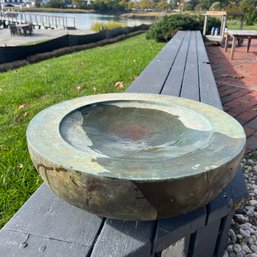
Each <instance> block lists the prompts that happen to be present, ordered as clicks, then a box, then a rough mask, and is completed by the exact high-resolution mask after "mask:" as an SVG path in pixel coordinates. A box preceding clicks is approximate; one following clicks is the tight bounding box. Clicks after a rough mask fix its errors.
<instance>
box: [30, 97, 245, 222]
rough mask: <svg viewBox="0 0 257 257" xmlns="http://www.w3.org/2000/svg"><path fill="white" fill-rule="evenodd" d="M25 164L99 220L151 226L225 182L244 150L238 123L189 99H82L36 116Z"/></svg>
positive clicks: (204, 198)
mask: <svg viewBox="0 0 257 257" xmlns="http://www.w3.org/2000/svg"><path fill="white" fill-rule="evenodd" d="M27 139H28V147H29V151H30V155H31V158H32V160H33V163H34V165H35V167H36V168H37V170H38V172H39V173H40V175H41V176H42V177H43V179H44V181H45V182H46V183H47V184H48V185H49V186H50V187H51V189H52V190H53V191H54V192H55V193H56V194H57V195H59V196H60V197H61V198H63V199H64V200H66V201H68V202H69V203H71V204H73V205H75V206H78V207H80V208H82V209H85V210H88V211H91V212H94V213H96V214H98V215H101V216H106V217H111V218H116V219H123V220H154V219H158V218H162V217H168V216H172V215H177V214H181V213H185V212H188V211H190V210H193V209H195V208H197V207H199V206H202V205H204V204H206V203H207V202H209V201H210V200H211V199H213V198H214V197H215V196H216V195H217V194H218V193H219V192H221V190H222V189H223V188H224V187H225V186H226V185H227V184H228V183H229V182H230V180H231V179H232V178H233V176H234V173H235V168H236V167H237V166H238V165H239V163H240V160H241V158H242V156H243V152H244V147H245V134H244V131H243V129H242V127H241V125H240V124H239V123H238V122H237V121H236V120H234V119H233V118H232V117H231V116H229V115H227V114H226V113H224V112H222V111H220V110H218V109H216V108H214V107H211V106H208V105H206V104H202V103H199V102H195V101H191V100H188V99H183V98H178V97H171V96H163V95H162V96H160V95H151V94H106V95H96V96H87V97H81V98H77V99H73V100H70V101H65V102H62V103H60V104H57V105H54V106H52V107H50V108H48V109H46V110H44V111H42V112H40V113H39V114H38V115H37V116H36V117H34V119H33V120H32V121H31V123H30V125H29V127H28V130H27Z"/></svg>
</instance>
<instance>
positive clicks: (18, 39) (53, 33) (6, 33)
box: [0, 29, 95, 47]
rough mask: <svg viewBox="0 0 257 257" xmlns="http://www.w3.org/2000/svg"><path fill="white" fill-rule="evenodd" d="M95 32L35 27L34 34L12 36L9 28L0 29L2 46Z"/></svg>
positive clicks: (29, 43)
mask: <svg viewBox="0 0 257 257" xmlns="http://www.w3.org/2000/svg"><path fill="white" fill-rule="evenodd" d="M93 33H95V32H93V31H91V30H89V29H88V30H86V29H85V30H82V29H76V30H64V29H47V30H44V29H34V30H33V33H32V35H31V36H30V35H28V36H23V35H18V36H11V33H10V30H9V29H0V47H4V46H19V45H33V44H36V43H39V42H43V41H48V40H51V39H54V38H57V37H61V36H65V35H67V34H69V35H87V34H93Z"/></svg>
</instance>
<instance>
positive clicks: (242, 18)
mask: <svg viewBox="0 0 257 257" xmlns="http://www.w3.org/2000/svg"><path fill="white" fill-rule="evenodd" d="M243 23H244V17H243V16H242V17H241V19H240V29H241V30H242V29H243Z"/></svg>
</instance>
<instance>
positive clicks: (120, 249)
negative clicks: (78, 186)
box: [0, 31, 247, 257]
mask: <svg viewBox="0 0 257 257" xmlns="http://www.w3.org/2000/svg"><path fill="white" fill-rule="evenodd" d="M126 92H128V93H129V92H145V93H154V94H167V95H175V96H180V97H186V98H190V99H193V100H196V101H201V102H204V103H208V104H211V105H213V106H215V107H217V108H220V109H222V105H221V102H220V97H219V94H218V91H217V87H216V84H215V80H214V78H213V73H212V70H211V68H210V65H209V59H208V56H207V54H206V50H205V46H204V43H203V40H202V36H201V34H200V32H189V31H188V32H178V33H177V34H176V35H175V36H174V37H173V39H172V40H171V41H170V42H169V43H168V44H167V45H166V46H165V47H164V48H163V50H162V51H161V52H160V53H159V54H158V55H157V56H156V57H155V58H154V59H153V61H152V62H151V63H150V64H149V65H148V66H147V67H146V68H145V70H144V71H143V72H142V73H141V74H140V76H139V77H138V78H137V79H136V80H135V81H134V83H133V84H132V85H131V86H130V87H129V88H128V90H127V91H126ZM246 196H247V189H246V185H245V182H244V178H243V176H242V172H241V169H240V168H239V169H238V171H237V175H236V177H235V178H234V179H233V181H232V182H231V183H230V184H229V185H228V186H227V187H226V188H225V189H224V190H223V191H222V192H221V193H220V194H219V195H218V196H217V197H216V198H215V199H214V200H213V201H211V202H210V203H209V204H207V205H205V206H203V207H201V208H198V209H196V210H194V211H192V212H190V213H186V214H183V215H180V216H177V217H172V218H168V219H162V220H157V221H149V222H135V221H126V222H125V221H124V222H123V221H117V220H112V219H106V218H101V217H98V216H96V215H94V214H90V213H88V212H85V211H83V210H80V209H77V208H75V207H72V206H70V205H69V204H67V203H65V202H63V201H62V200H60V199H59V198H58V197H57V196H55V195H54V194H53V193H52V192H51V191H50V190H49V188H48V187H47V186H46V185H45V184H43V185H42V186H41V187H40V188H39V189H38V190H37V191H36V192H35V193H34V194H33V195H32V196H31V198H30V199H29V200H28V201H27V202H26V203H25V205H24V206H23V207H22V208H21V209H20V210H19V211H18V212H17V213H16V215H15V216H14V217H13V218H12V219H11V220H10V221H9V222H8V223H7V224H6V226H5V227H4V228H3V229H2V230H1V231H0V257H5V256H12V257H23V256H24V257H25V256H26V257H32V256H33V257H34V256H41V255H42V256H44V257H53V256H55V257H57V256H61V257H73V256H74V257H85V256H86V257H107V256H108V257H128V256H132V257H158V256H161V252H162V251H163V250H164V249H166V248H167V247H169V246H170V245H171V244H173V243H175V242H177V241H178V240H181V239H183V241H181V242H182V247H180V248H182V252H183V253H182V252H181V253H180V254H179V255H177V256H176V257H185V256H187V257H207V256H208V257H212V256H213V257H222V256H223V252H224V249H225V246H226V243H227V236H228V229H229V226H230V222H231V219H232V215H233V208H235V207H236V206H238V203H240V202H241V201H242V199H244V198H245V197H246ZM160 197H161V196H160ZM175 248H176V246H174V247H172V248H171V250H172V251H173V250H174V249H175ZM40 254H41V255H40Z"/></svg>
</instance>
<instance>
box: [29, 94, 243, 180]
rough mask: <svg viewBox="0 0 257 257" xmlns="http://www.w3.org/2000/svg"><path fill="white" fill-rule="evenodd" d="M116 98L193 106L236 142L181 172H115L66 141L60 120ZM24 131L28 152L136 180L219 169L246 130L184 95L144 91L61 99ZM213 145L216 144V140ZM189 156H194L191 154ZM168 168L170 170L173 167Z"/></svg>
mask: <svg viewBox="0 0 257 257" xmlns="http://www.w3.org/2000/svg"><path fill="white" fill-rule="evenodd" d="M115 101H116V102H117V101H131V102H132V101H136V102H138V101H146V102H149V103H153V104H158V105H161V106H164V105H165V106H176V107H180V108H181V107H183V108H186V109H189V110H193V111H195V112H196V113H198V114H199V115H200V116H202V117H204V118H206V119H207V120H208V121H209V122H210V124H211V126H212V129H213V131H214V132H217V133H221V134H224V135H226V136H228V137H231V138H235V139H236V142H237V143H235V144H234V145H233V149H232V147H230V146H229V145H226V146H224V148H225V149H226V153H227V154H226V155H224V156H222V158H221V159H220V160H216V161H213V159H210V160H209V162H208V166H206V165H205V167H197V165H198V164H197V160H194V161H193V162H192V165H191V167H192V169H191V170H190V171H189V172H188V171H187V172H183V173H180V174H174V173H172V172H170V173H169V174H167V173H165V174H166V175H160V174H155V175H153V174H149V175H148V174H147V173H146V172H142V174H139V175H137V176H135V175H134V174H130V173H127V174H125V173H124V172H123V173H122V174H114V173H113V172H112V171H110V170H107V169H106V168H104V167H103V166H101V165H100V164H99V163H97V161H95V156H93V154H92V150H90V149H89V151H88V152H85V151H83V152H82V151H80V150H79V149H76V148H75V147H72V146H71V145H70V144H69V143H68V142H66V141H65V140H64V139H63V137H62V135H61V133H60V124H61V122H62V121H63V119H64V118H65V117H67V115H69V114H70V113H72V112H74V111H76V110H77V109H80V108H81V107H83V106H87V105H92V104H97V103H103V102H115ZM26 135H27V142H28V147H29V151H30V154H31V155H33V152H34V153H36V154H37V155H39V156H40V158H41V159H45V160H47V162H50V163H53V164H54V165H55V166H59V167H63V168H65V169H67V170H73V171H77V172H81V173H87V174H91V175H95V176H100V177H108V178H119V179H129V180H135V181H153V180H170V179H180V178H182V177H187V176H192V175H199V174H202V173H203V172H206V171H208V170H215V169H218V168H219V167H221V166H225V165H227V164H228V163H230V162H232V161H233V160H234V159H237V158H238V157H239V156H241V155H242V152H243V151H244V148H245V142H246V137H245V132H244V130H243V128H242V126H241V124H240V123H239V122H237V121H236V120H235V119H234V118H233V117H231V116H230V115H228V114H227V113H225V112H224V111H222V110H219V109H217V108H215V107H213V106H210V105H207V104H205V103H202V102H197V101H193V100H190V99H186V98H181V97H176V96H167V95H157V94H145V93H110V94H99V95H91V96H83V97H79V98H74V99H71V100H67V101H63V102H61V103H58V104H55V105H52V106H50V107H48V108H46V109H45V110H43V111H41V112H39V113H38V114H37V115H36V116H35V117H34V118H33V119H32V120H31V122H30V123H29V125H28V128H27V132H26ZM218 143H221V142H218ZM216 145H217V146H218V144H217V143H216ZM202 151H204V150H202ZM181 158H183V156H181ZM191 158H192V159H193V157H192V156H191ZM117 161H118V160H117ZM200 166H201V165H200ZM194 167H196V168H194ZM175 168H176V167H175ZM187 168H188V167H187ZM170 169H171V171H172V170H173V169H174V167H171V168H170Z"/></svg>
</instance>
